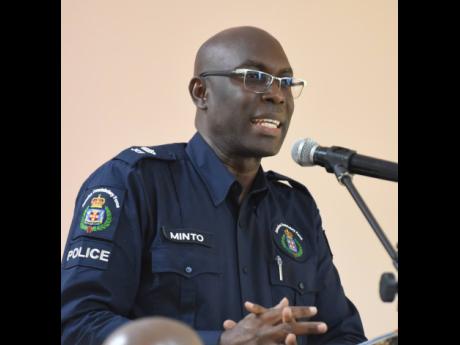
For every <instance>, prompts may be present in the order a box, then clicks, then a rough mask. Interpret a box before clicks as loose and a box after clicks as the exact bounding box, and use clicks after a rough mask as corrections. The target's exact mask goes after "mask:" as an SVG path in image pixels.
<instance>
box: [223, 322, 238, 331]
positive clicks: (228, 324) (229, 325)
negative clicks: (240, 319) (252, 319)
mask: <svg viewBox="0 0 460 345" xmlns="http://www.w3.org/2000/svg"><path fill="white" fill-rule="evenodd" d="M223 326H224V329H225V330H226V331H227V330H229V329H232V328H233V327H235V326H236V322H235V321H233V320H225V321H224V324H223Z"/></svg>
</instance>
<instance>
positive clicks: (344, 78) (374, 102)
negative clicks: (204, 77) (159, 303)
mask: <svg viewBox="0 0 460 345" xmlns="http://www.w3.org/2000/svg"><path fill="white" fill-rule="evenodd" d="M237 25H254V26H259V27H261V28H263V29H265V30H267V31H269V32H270V33H272V34H273V35H274V36H275V37H277V38H278V39H279V41H280V42H281V43H282V45H283V46H284V48H285V51H286V53H287V55H288V57H289V59H290V62H291V65H292V66H293V68H294V71H295V74H296V75H297V76H298V77H300V78H304V79H306V80H308V82H309V85H308V87H307V88H306V89H305V90H304V94H303V95H302V96H301V98H299V99H298V100H297V102H296V110H295V112H294V116H293V120H292V123H291V128H290V131H289V133H288V135H287V137H286V141H285V144H284V146H283V148H282V149H281V152H280V153H279V155H277V156H276V157H272V158H268V159H265V160H264V161H263V166H264V168H265V169H266V170H268V169H273V170H276V171H278V172H280V173H282V174H286V175H289V176H291V177H293V178H295V179H297V180H299V181H301V182H303V183H304V184H306V185H307V186H308V188H309V189H310V191H311V192H312V194H313V195H314V197H315V198H316V200H317V203H318V205H319V207H320V209H321V213H322V217H323V222H324V227H325V229H326V230H327V234H328V238H329V242H330V245H331V247H332V250H333V252H334V261H335V263H336V265H337V267H338V269H339V271H340V272H341V277H342V283H343V285H344V288H345V291H346V293H347V294H348V296H349V297H350V298H351V299H352V300H353V301H354V302H355V304H356V305H357V307H358V309H359V310H360V312H361V315H362V318H363V322H364V327H365V330H366V333H367V335H368V336H370V337H373V336H377V335H379V334H382V333H385V332H388V331H391V330H393V329H395V328H396V327H397V316H398V314H397V305H396V302H393V303H391V304H384V303H382V302H381V301H380V298H379V295H378V283H379V278H380V274H381V273H382V272H384V271H392V272H394V269H393V267H392V265H391V262H390V259H389V258H388V257H387V254H386V252H385V251H384V249H383V247H382V246H381V245H380V243H379V242H378V240H377V237H376V236H375V235H374V234H373V233H372V232H371V229H370V227H369V225H368V224H367V222H366V221H365V219H364V217H363V216H362V215H361V213H360V211H359V209H358V208H357V206H356V205H355V204H354V202H353V200H352V198H351V196H350V195H349V194H348V192H347V191H346V189H345V188H344V187H342V186H340V185H339V184H338V183H337V181H336V180H335V177H334V176H333V175H331V174H327V173H326V172H325V170H323V169H322V168H319V167H313V168H301V167H300V166H298V165H297V164H295V163H294V162H293V161H292V160H291V158H290V147H291V146H292V144H293V143H294V142H295V141H296V140H297V139H299V138H304V137H312V138H314V139H315V140H317V141H318V142H319V143H320V144H322V145H325V146H330V145H339V146H345V147H349V148H353V149H355V150H357V151H358V152H359V153H362V154H365V155H371V156H375V157H379V158H383V159H388V160H392V161H397V160H398V155H397V154H398V152H397V149H398V138H397V129H398V126H397V114H398V113H397V1H396V0H348V1H345V0H296V1H294V0H285V1H268V0H251V1H246V0H233V1H216V0H195V1H179V0H169V1H154V0H62V91H61V93H62V115H61V116H62V128H61V130H62V132H61V133H62V142H61V145H62V156H61V159H62V165H61V174H62V192H61V214H62V218H61V236H62V241H61V243H62V245H61V250H63V246H64V244H65V240H66V237H67V233H68V230H69V225H70V221H71V216H72V209H73V205H74V201H75V197H76V195H77V192H78V189H79V187H80V185H81V184H82V182H83V181H84V179H85V178H86V177H87V176H88V175H89V174H90V173H91V172H92V171H93V170H94V169H95V168H96V167H98V166H99V165H100V164H102V163H103V162H105V161H107V160H108V159H110V158H111V157H112V156H114V155H115V154H117V153H118V152H119V151H121V150H122V149H124V148H126V147H128V146H131V145H141V144H142V145H157V144H163V143H169V142H183V141H188V140H189V138H190V137H191V136H192V135H193V133H194V131H195V130H194V126H193V118H194V113H195V111H194V106H193V104H192V102H191V100H190V98H189V95H188V91H187V85H188V81H189V79H190V77H191V76H192V66H193V61H194V55H195V53H196V50H197V48H198V47H199V46H200V44H201V43H202V42H203V41H204V40H206V39H207V38H208V37H210V36H211V35H213V34H214V33H216V32H218V31H220V30H222V29H225V28H228V27H231V26H237ZM354 181H355V184H356V186H357V187H358V189H359V190H360V192H361V194H362V196H363V197H364V198H365V200H366V201H367V202H368V205H369V207H370V209H371V210H372V211H373V212H374V215H375V216H376V218H377V219H378V221H379V222H380V225H381V226H382V228H383V229H384V231H385V232H386V233H387V235H388V236H389V238H390V240H391V242H392V243H393V244H395V243H396V242H397V231H398V225H397V218H398V210H397V207H398V190H397V184H395V183H392V182H386V181H380V180H376V179H371V178H366V177H362V176H356V177H355V178H354Z"/></svg>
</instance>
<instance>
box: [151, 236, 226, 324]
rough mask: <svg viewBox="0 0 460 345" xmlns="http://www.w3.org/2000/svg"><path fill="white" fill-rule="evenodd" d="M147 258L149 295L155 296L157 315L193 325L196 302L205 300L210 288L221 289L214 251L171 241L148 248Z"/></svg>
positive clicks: (218, 265) (220, 270)
mask: <svg viewBox="0 0 460 345" xmlns="http://www.w3.org/2000/svg"><path fill="white" fill-rule="evenodd" d="M151 260H152V261H151V265H152V266H151V267H152V273H153V275H154V279H153V287H152V289H153V294H152V296H153V298H155V296H156V297H157V298H156V299H157V300H158V302H157V303H155V304H156V305H157V310H158V309H159V310H160V313H159V314H161V315H165V316H170V317H174V318H178V319H180V320H182V321H184V322H186V323H187V324H189V325H190V326H192V327H193V326H194V324H195V318H196V314H197V310H198V308H199V305H198V303H197V302H198V301H201V302H203V301H208V300H209V295H212V291H217V290H220V291H221V289H222V287H221V286H220V285H221V281H222V279H221V276H222V269H221V264H220V261H219V260H218V258H217V257H216V254H215V252H214V251H213V250H211V249H209V248H206V247H201V246H194V245H188V244H174V243H171V244H166V245H165V244H163V245H161V246H159V247H152V248H151ZM211 301H212V298H211ZM211 303H212V302H211Z"/></svg>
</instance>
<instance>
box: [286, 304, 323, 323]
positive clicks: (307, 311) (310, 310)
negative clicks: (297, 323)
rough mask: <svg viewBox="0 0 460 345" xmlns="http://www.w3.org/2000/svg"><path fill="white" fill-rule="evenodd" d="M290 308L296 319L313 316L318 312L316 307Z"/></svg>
mask: <svg viewBox="0 0 460 345" xmlns="http://www.w3.org/2000/svg"><path fill="white" fill-rule="evenodd" d="M289 308H290V309H291V311H292V315H293V317H294V318H295V319H296V320H298V319H302V318H309V317H313V316H315V315H316V314H317V313H318V309H317V308H316V307H304V306H297V307H289Z"/></svg>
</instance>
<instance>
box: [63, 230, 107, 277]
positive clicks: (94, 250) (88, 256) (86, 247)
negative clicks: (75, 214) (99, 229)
mask: <svg viewBox="0 0 460 345" xmlns="http://www.w3.org/2000/svg"><path fill="white" fill-rule="evenodd" d="M112 247H113V244H112V243H108V242H105V241H100V240H99V241H97V240H91V239H88V238H81V239H79V240H78V241H76V242H74V243H72V245H70V246H69V248H68V250H67V251H66V252H65V253H64V257H63V268H64V269H69V268H72V267H75V266H85V267H92V268H97V269H101V270H105V269H107V265H108V264H109V261H110V256H111V254H112Z"/></svg>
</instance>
